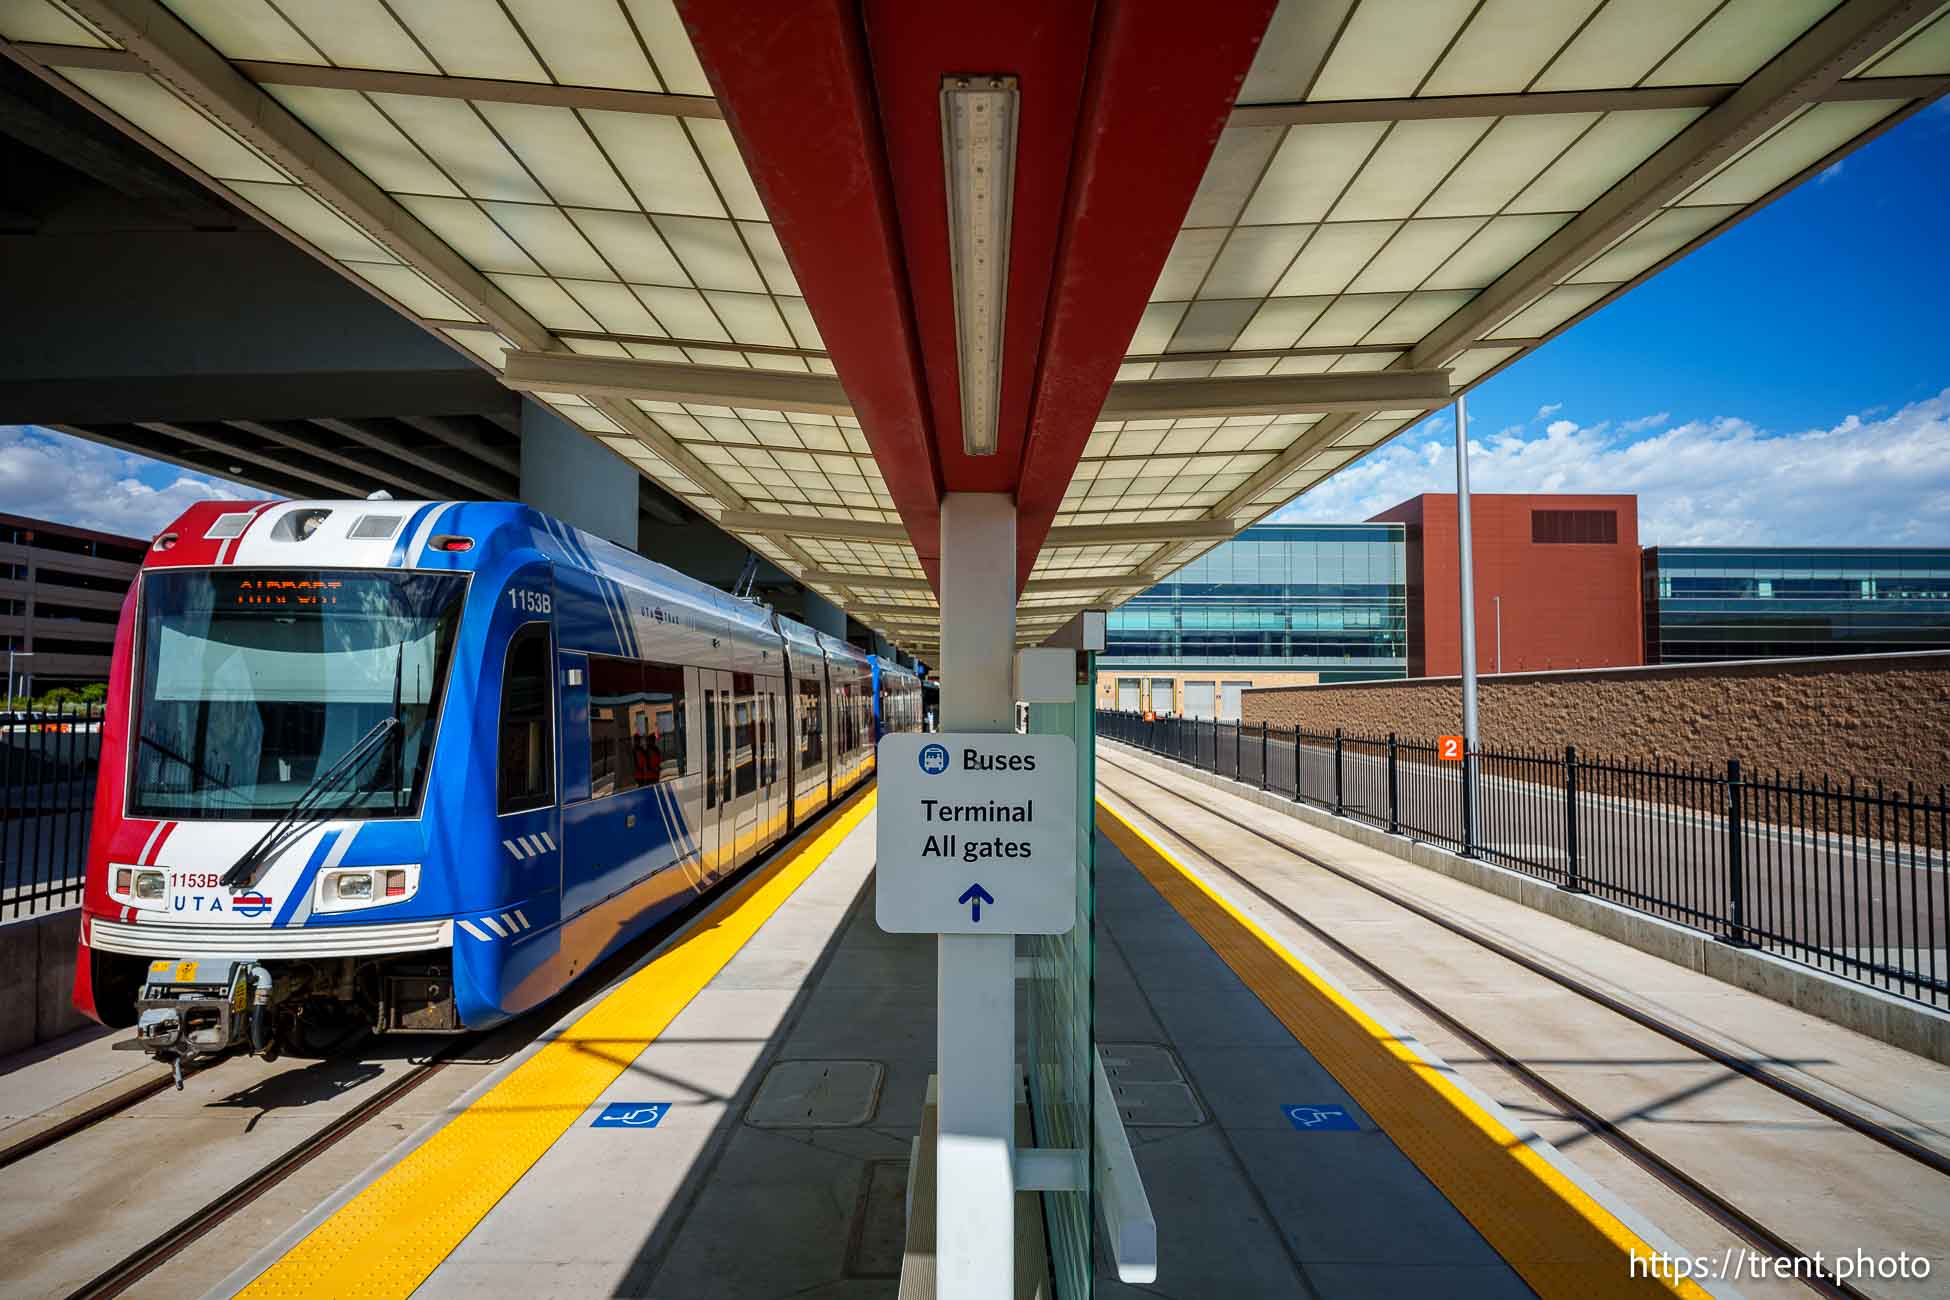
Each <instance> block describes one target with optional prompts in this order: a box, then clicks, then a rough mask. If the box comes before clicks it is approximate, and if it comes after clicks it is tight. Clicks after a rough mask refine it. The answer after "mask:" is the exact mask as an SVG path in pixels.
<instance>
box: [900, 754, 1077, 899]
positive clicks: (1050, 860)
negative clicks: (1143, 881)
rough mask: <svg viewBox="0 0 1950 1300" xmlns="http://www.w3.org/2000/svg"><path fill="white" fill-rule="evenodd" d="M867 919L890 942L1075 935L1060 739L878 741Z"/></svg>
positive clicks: (1073, 856) (1068, 778) (1073, 769)
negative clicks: (871, 898) (874, 853)
mask: <svg viewBox="0 0 1950 1300" xmlns="http://www.w3.org/2000/svg"><path fill="white" fill-rule="evenodd" d="M876 753H877V757H878V775H879V783H880V800H879V805H878V808H877V810H876V814H875V821H876V823H877V825H878V834H877V836H876V845H877V847H878V852H879V865H878V868H877V872H878V887H877V890H876V897H875V917H876V919H878V921H879V922H880V928H881V929H883V930H886V931H888V932H890V933H894V934H1066V933H1068V932H1069V930H1070V929H1071V928H1072V927H1073V926H1075V925H1076V923H1077V884H1076V871H1077V821H1076V818H1077V756H1076V742H1075V741H1073V740H1071V739H1070V738H1069V737H1068V736H1021V735H1016V734H1014V733H1013V732H999V733H968V734H953V735H951V734H935V735H924V734H914V733H903V734H898V735H891V736H887V737H885V738H884V739H882V740H881V742H880V746H879V749H878V750H877V751H876Z"/></svg>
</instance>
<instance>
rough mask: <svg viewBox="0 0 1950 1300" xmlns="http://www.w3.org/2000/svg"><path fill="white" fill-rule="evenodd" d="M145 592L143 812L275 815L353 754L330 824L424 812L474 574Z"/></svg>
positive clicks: (328, 787)
mask: <svg viewBox="0 0 1950 1300" xmlns="http://www.w3.org/2000/svg"><path fill="white" fill-rule="evenodd" d="M142 581H143V588H142V626H141V645H140V649H139V653H140V656H141V661H140V665H139V681H138V687H137V689H138V695H137V706H136V710H137V711H136V722H135V731H136V742H135V753H134V757H133V762H132V764H131V769H132V778H131V781H130V787H131V788H130V792H129V795H130V797H129V808H130V812H131V814H132V815H134V816H138V817H159V818H172V819H177V820H196V819H206V818H207V819H230V820H239V819H266V818H274V817H278V816H280V815H282V814H284V813H286V812H289V811H290V810H291V808H292V806H293V804H295V803H296V802H297V801H298V800H299V799H300V798H302V797H303V796H305V795H306V794H307V792H308V791H311V790H312V788H313V786H314V784H315V783H318V782H319V781H320V780H321V778H324V777H326V776H327V774H328V773H330V772H331V771H332V769H333V768H334V767H335V766H336V765H339V764H341V763H342V762H344V761H345V760H346V759H347V758H348V756H351V759H352V761H351V762H350V763H349V764H347V765H346V770H345V771H343V772H341V773H339V774H338V776H337V777H335V778H333V779H331V780H330V781H327V782H326V783H325V784H324V785H323V786H322V787H321V788H320V789H319V790H318V791H317V796H318V810H319V814H320V815H321V816H331V817H337V818H346V817H351V818H360V817H393V816H407V815H411V814H412V813H413V812H415V811H416V810H417V809H418V807H419V802H420V796H421V794H422V792H423V791H424V789H425V783H426V774H427V765H428V762H429V760H430V759H431V757H432V753H433V735H434V726H435V722H436V721H437V714H438V708H439V701H440V697H441V692H442V688H443V687H444V685H445V682H446V675H447V666H448V663H449V661H450V659H451V658H452V654H453V646H454V638H455V634H456V631H457V630H458V628H459V626H460V617H461V608H462V605H463V603H464V601H465V598H466V594H467V575H465V574H458V573H406V572H395V571H373V570H331V569H303V570H299V569H291V570H266V569H248V570H222V569H181V570H175V571H169V572H162V573H152V574H149V575H147V576H146V577H144V578H143V580H142ZM392 718H396V719H397V722H398V725H397V726H395V727H393V728H392V729H390V730H388V731H384V732H382V733H381V734H378V735H375V731H376V730H377V729H380V728H382V727H383V725H384V724H385V723H386V721H387V720H388V719H392ZM355 751H356V753H355Z"/></svg>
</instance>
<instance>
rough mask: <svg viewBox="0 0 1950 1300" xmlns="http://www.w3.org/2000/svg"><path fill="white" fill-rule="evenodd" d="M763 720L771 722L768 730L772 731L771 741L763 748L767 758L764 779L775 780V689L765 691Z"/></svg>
mask: <svg viewBox="0 0 1950 1300" xmlns="http://www.w3.org/2000/svg"><path fill="white" fill-rule="evenodd" d="M765 720H766V721H767V722H769V723H771V726H770V727H769V728H768V730H769V731H770V732H771V733H772V743H771V744H770V745H768V746H766V749H765V755H766V759H767V760H768V761H767V764H766V777H765V779H766V780H767V781H776V780H778V779H779V693H778V692H777V691H767V692H766V693H765Z"/></svg>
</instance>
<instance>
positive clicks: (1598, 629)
mask: <svg viewBox="0 0 1950 1300" xmlns="http://www.w3.org/2000/svg"><path fill="white" fill-rule="evenodd" d="M1469 501H1470V513H1471V524H1472V527H1471V532H1472V534H1473V540H1474V542H1475V548H1476V668H1477V671H1478V672H1483V673H1491V672H1497V671H1503V672H1525V671H1537V670H1542V669H1548V668H1610V667H1618V666H1623V665H1629V664H1636V663H1639V662H1640V661H1641V659H1642V656H1643V653H1644V639H1643V636H1642V634H1641V621H1642V619H1643V611H1642V609H1641V602H1640V600H1639V517H1638V498H1637V497H1636V496H1633V495H1630V494H1621V495H1615V496H1573V495H1561V496H1560V495H1556V494H1538V495H1529V494H1520V493H1493V492H1472V493H1471V494H1470V498H1469ZM1370 522H1388V523H1400V524H1406V525H1407V526H1408V557H1407V558H1408V593H1407V594H1408V675H1409V676H1410V677H1444V676H1448V675H1451V674H1454V673H1459V672H1461V671H1462V643H1461V634H1460V619H1459V618H1458V609H1459V606H1460V595H1459V589H1458V584H1457V576H1458V575H1457V565H1456V497H1455V494H1454V493H1453V492H1447V493H1435V492H1430V493H1425V494H1423V495H1422V496H1419V497H1414V498H1412V499H1410V500H1407V501H1404V502H1402V503H1401V504H1400V505H1398V506H1394V507H1392V508H1390V509H1388V510H1384V511H1382V512H1381V513H1380V514H1378V515H1376V516H1375V517H1374V519H1373V520H1371V521H1370ZM1499 597H1501V600H1500V601H1499V600H1498V598H1499ZM1499 604H1500V605H1501V617H1502V625H1503V658H1502V662H1501V663H1500V664H1499V663H1498V662H1497V619H1498V606H1499Z"/></svg>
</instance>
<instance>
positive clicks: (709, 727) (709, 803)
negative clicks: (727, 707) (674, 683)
mask: <svg viewBox="0 0 1950 1300" xmlns="http://www.w3.org/2000/svg"><path fill="white" fill-rule="evenodd" d="M717 718H718V693H717V692H716V691H706V692H704V806H705V807H706V808H716V807H717V806H718V723H717Z"/></svg>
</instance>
